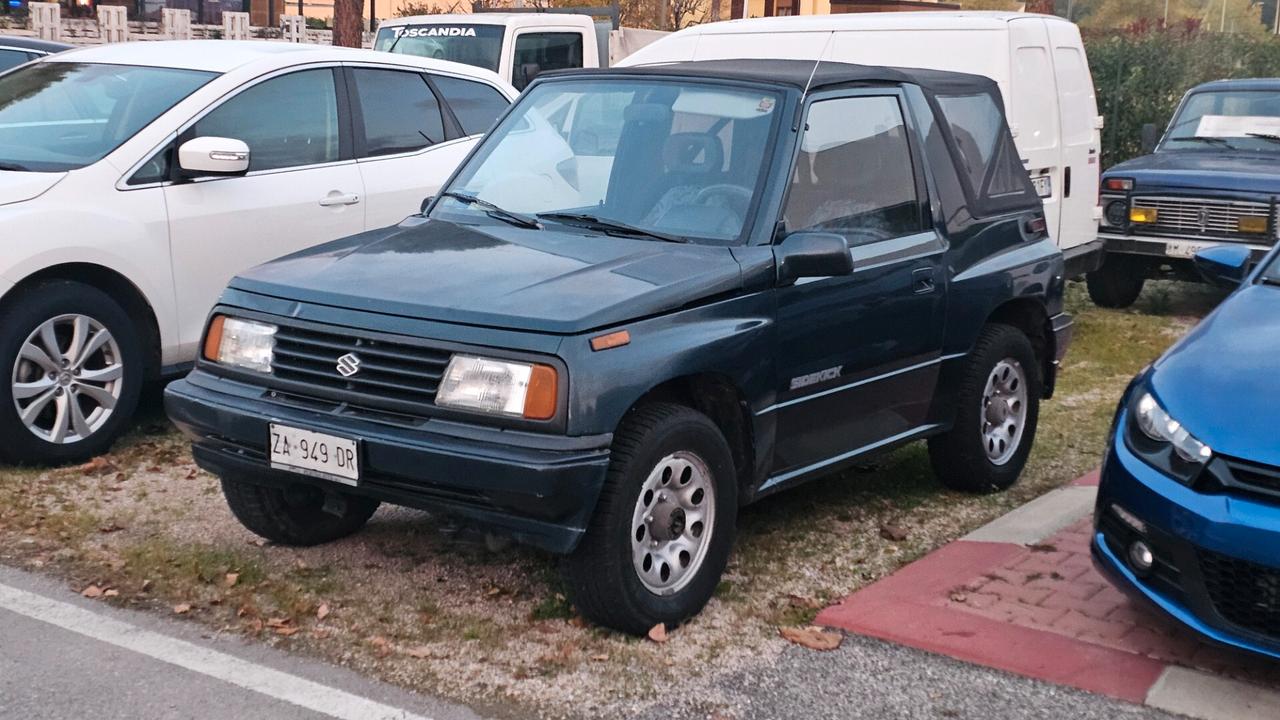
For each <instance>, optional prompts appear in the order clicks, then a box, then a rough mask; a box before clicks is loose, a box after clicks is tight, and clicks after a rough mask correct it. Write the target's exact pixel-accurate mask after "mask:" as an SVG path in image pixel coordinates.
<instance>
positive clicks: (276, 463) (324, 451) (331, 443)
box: [268, 423, 360, 485]
mask: <svg viewBox="0 0 1280 720" xmlns="http://www.w3.org/2000/svg"><path fill="white" fill-rule="evenodd" d="M270 428H271V437H270V438H268V442H269V444H270V447H271V467H273V468H276V469H277V470H288V471H290V472H296V473H302V474H303V475H311V476H312V477H319V478H324V479H326V480H333V481H335V482H340V483H342V484H344V485H356V484H358V483H359V482H360V453H359V446H358V444H357V442H356V441H355V440H350V439H348V438H341V437H337V436H334V435H326V434H325V433H318V432H313V431H311V430H303V429H301V428H295V427H289V426H288V425H277V424H275V423H271V425H270Z"/></svg>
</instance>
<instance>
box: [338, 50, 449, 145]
mask: <svg viewBox="0 0 1280 720" xmlns="http://www.w3.org/2000/svg"><path fill="white" fill-rule="evenodd" d="M354 72H355V78H356V96H357V98H358V99H359V102H360V114H361V115H362V116H363V117H364V141H365V155H368V156H377V155H392V154H395V153H402V152H410V151H412V150H418V149H420V148H424V147H427V146H428V145H434V144H435V143H438V142H440V141H441V140H443V139H444V121H443V120H441V118H440V102H439V101H438V100H436V96H435V93H433V92H431V87H430V86H428V85H427V81H426V79H425V78H423V77H422V76H421V75H419V74H418V73H413V72H402V71H399V70H368V69H359V68H358V69H356V70H355V71H354Z"/></svg>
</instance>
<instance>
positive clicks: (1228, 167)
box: [1088, 78, 1280, 308]
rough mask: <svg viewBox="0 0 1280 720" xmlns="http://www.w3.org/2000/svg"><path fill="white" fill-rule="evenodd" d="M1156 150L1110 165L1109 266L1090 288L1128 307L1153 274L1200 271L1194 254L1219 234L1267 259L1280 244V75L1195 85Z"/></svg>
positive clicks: (1096, 296)
mask: <svg viewBox="0 0 1280 720" xmlns="http://www.w3.org/2000/svg"><path fill="white" fill-rule="evenodd" d="M1143 133H1144V148H1146V149H1150V148H1153V147H1154V152H1152V153H1151V154H1148V155H1144V156H1142V157H1139V158H1135V159H1133V160H1129V161H1128V162H1123V163H1120V164H1119V165H1116V166H1114V167H1112V168H1110V169H1108V170H1107V171H1106V172H1105V173H1103V175H1102V192H1101V199H1100V202H1101V205H1102V224H1101V227H1100V228H1099V238H1100V239H1101V240H1103V242H1104V256H1103V261H1102V266H1101V267H1100V268H1099V269H1097V270H1095V271H1093V272H1091V273H1089V275H1088V285H1089V296H1090V297H1091V298H1092V299H1093V301H1094V302H1095V303H1097V304H1098V305H1101V306H1103V307H1115V308H1119V307H1127V306H1129V305H1131V304H1133V302H1134V301H1135V300H1137V299H1138V295H1139V294H1140V293H1141V292H1142V287H1143V285H1144V284H1145V283H1146V281H1147V279H1149V278H1153V277H1173V278H1177V279H1181V280H1190V281H1199V280H1200V279H1201V278H1200V275H1199V273H1197V272H1196V270H1195V266H1194V264H1193V263H1192V260H1191V258H1192V256H1193V255H1195V254H1196V253H1197V252H1199V251H1200V250H1203V249H1204V248H1207V247H1211V246H1213V245H1218V244H1231V245H1239V246H1241V247H1247V248H1249V249H1250V250H1252V251H1253V259H1254V260H1255V261H1256V260H1260V259H1261V258H1262V256H1263V255H1264V254H1266V252H1267V251H1268V250H1270V249H1271V246H1272V245H1274V244H1275V242H1276V237H1277V233H1280V228H1277V219H1278V218H1280V214H1277V210H1276V208H1277V205H1276V197H1277V196H1280V78H1278V79H1272V80H1219V81H1215V82H1211V83H1205V84H1204V85H1199V86H1196V87H1194V88H1192V89H1191V90H1190V91H1189V92H1187V94H1186V96H1185V97H1183V99H1182V104H1181V105H1179V106H1178V110H1177V112H1176V113H1174V116H1173V120H1172V121H1171V122H1170V123H1169V128H1168V129H1167V130H1166V131H1165V134H1164V138H1163V139H1162V140H1160V142H1159V145H1158V146H1156V129H1155V126H1154V125H1149V126H1147V127H1145V128H1144V129H1143Z"/></svg>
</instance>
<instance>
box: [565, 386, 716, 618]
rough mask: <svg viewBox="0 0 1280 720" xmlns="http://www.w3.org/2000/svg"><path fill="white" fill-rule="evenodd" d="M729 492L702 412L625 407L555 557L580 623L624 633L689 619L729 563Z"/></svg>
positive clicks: (708, 422) (712, 428)
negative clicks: (596, 489) (595, 488)
mask: <svg viewBox="0 0 1280 720" xmlns="http://www.w3.org/2000/svg"><path fill="white" fill-rule="evenodd" d="M737 487H738V485H737V477H736V474H735V472H734V464H733V457H732V455H731V453H730V451H729V445H728V443H727V442H725V439H724V436H723V435H722V434H721V433H720V430H719V429H718V428H717V427H716V425H715V423H713V422H711V420H710V419H709V418H707V417H706V416H705V415H703V414H701V413H699V412H697V411H695V410H692V409H690V408H687V407H684V406H682V405H674V404H668V403H653V404H648V405H643V406H641V407H639V408H636V409H635V410H633V411H632V412H631V413H630V414H629V415H628V416H627V418H626V419H625V420H624V421H623V423H622V426H621V427H620V428H619V429H618V431H617V433H615V435H614V446H613V453H612V458H611V460H610V464H609V472H608V476H607V479H606V481H605V486H604V489H603V490H602V492H601V496H600V500H599V503H598V505H597V509H596V513H595V515H594V517H593V518H592V520H591V523H590V525H589V526H588V528H587V533H586V535H585V536H584V537H583V538H582V540H581V542H580V543H579V545H578V548H577V550H575V551H574V553H573V554H572V555H570V556H569V557H568V558H567V559H566V561H565V566H564V571H565V580H566V583H567V585H568V589H569V594H570V600H571V601H572V602H573V604H574V605H575V606H576V607H577V608H578V610H579V611H581V612H582V614H583V616H585V617H586V618H587V619H588V620H591V621H592V622H595V623H597V624H600V625H604V626H606V627H610V628H613V629H615V630H620V631H622V632H626V633H631V634H634V635H641V634H644V633H645V632H647V631H648V630H649V629H650V628H652V627H653V626H655V625H657V624H659V623H661V624H663V625H665V626H667V627H674V626H676V625H678V624H680V623H681V622H682V621H684V620H685V619H687V618H689V617H691V616H693V615H695V614H697V612H698V611H700V610H701V609H702V608H703V606H704V605H706V604H707V601H708V600H710V599H711V595H712V593H714V592H715V588H716V584H717V583H718V582H719V581H720V575H721V573H723V572H724V568H725V565H726V564H727V563H728V560H729V552H730V550H731V549H732V547H733V538H734V534H735V530H736V525H737V509H738V507H737V505H738V493H737Z"/></svg>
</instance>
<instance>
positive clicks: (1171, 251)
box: [1098, 231, 1271, 263]
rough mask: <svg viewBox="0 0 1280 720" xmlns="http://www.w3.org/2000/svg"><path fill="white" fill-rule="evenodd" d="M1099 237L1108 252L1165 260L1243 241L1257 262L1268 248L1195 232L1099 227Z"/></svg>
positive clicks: (1188, 256) (1182, 257)
mask: <svg viewBox="0 0 1280 720" xmlns="http://www.w3.org/2000/svg"><path fill="white" fill-rule="evenodd" d="M1098 239H1099V240H1101V241H1102V242H1103V245H1104V248H1105V251H1106V252H1108V253H1123V254H1128V255H1146V256H1149V257H1160V258H1165V259H1168V260H1190V259H1191V258H1192V257H1194V256H1195V254H1196V253H1197V252H1200V251H1201V250H1203V249H1205V248H1211V247H1216V246H1218V245H1243V246H1245V247H1247V248H1249V249H1250V250H1252V251H1253V262H1255V263H1257V262H1260V261H1261V260H1262V258H1263V256H1265V255H1266V254H1267V252H1269V251H1270V250H1271V246H1270V245H1261V244H1257V243H1246V242H1241V241H1239V240H1223V239H1218V238H1205V237H1200V236H1196V235H1167V236H1166V235H1129V234H1126V233H1115V232H1106V231H1099V233H1098Z"/></svg>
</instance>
